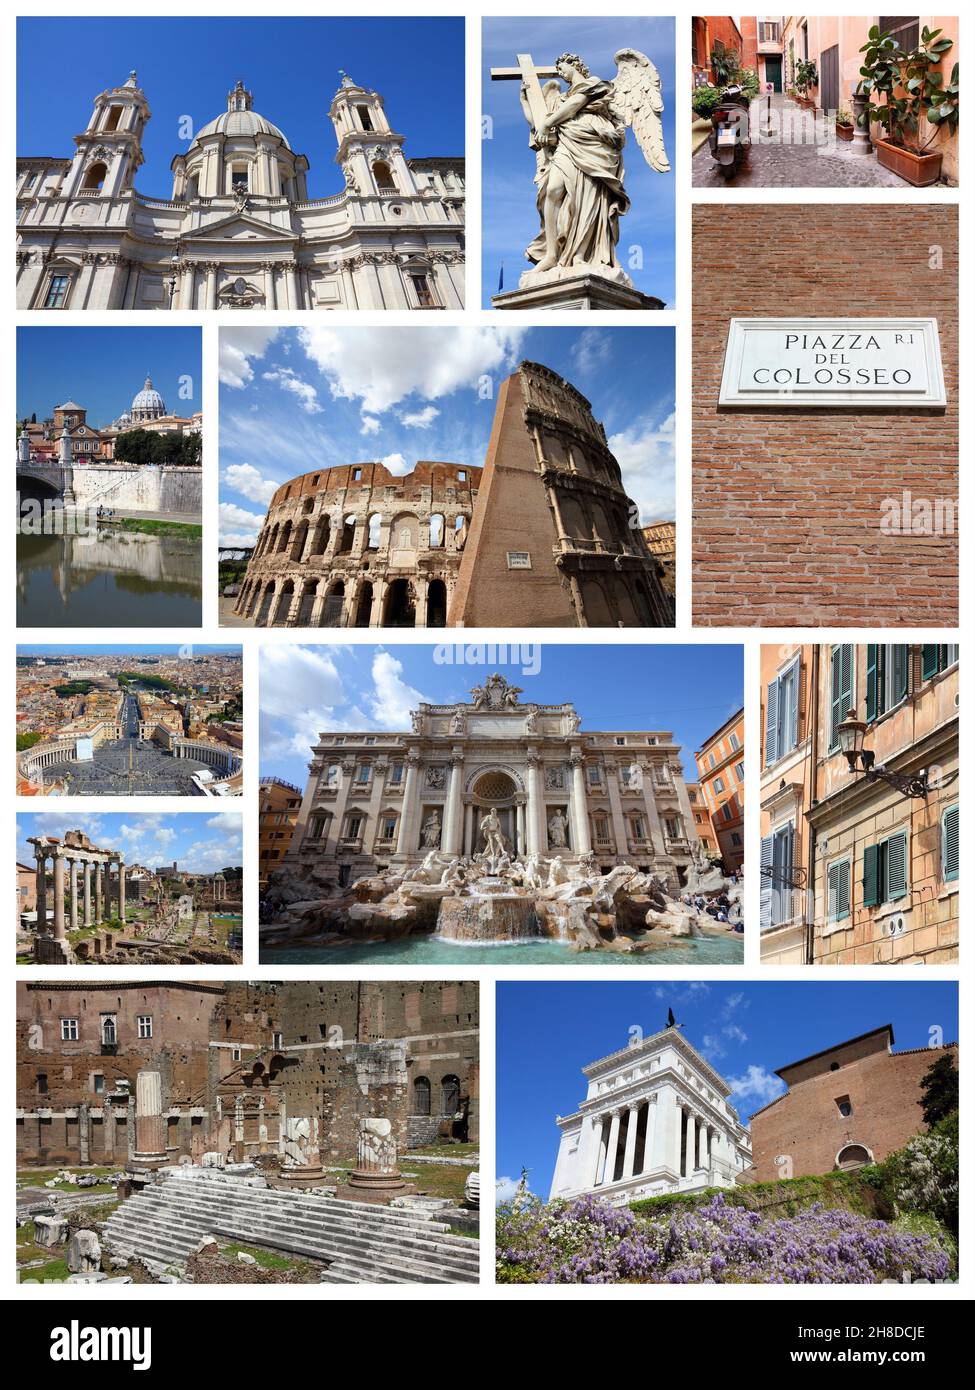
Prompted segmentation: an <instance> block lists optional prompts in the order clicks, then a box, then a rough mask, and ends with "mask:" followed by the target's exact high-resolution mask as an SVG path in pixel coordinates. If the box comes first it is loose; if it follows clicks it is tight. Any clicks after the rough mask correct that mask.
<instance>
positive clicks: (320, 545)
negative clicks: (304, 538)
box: [309, 512, 332, 555]
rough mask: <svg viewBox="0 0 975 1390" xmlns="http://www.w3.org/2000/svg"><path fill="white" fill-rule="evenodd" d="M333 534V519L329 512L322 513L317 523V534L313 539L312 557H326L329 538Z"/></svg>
mask: <svg viewBox="0 0 975 1390" xmlns="http://www.w3.org/2000/svg"><path fill="white" fill-rule="evenodd" d="M331 534H332V519H331V517H330V516H329V514H328V512H322V514H321V516H320V517H319V518H318V521H317V522H316V523H315V534H314V535H313V537H312V542H311V550H310V551H309V554H311V555H324V554H325V551H326V550H327V549H328V542H329V538H330V536H331Z"/></svg>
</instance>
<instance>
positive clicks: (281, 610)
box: [271, 579, 295, 627]
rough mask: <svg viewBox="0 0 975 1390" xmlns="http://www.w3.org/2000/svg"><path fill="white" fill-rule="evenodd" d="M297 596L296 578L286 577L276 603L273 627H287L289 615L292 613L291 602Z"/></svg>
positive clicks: (272, 620)
mask: <svg viewBox="0 0 975 1390" xmlns="http://www.w3.org/2000/svg"><path fill="white" fill-rule="evenodd" d="M294 596H295V586H294V580H292V579H286V580H285V581H284V583H283V584H282V586H281V592H280V594H279V595H278V601H277V603H276V604H275V605H274V617H273V618H272V619H271V626H272V627H287V626H288V616H289V614H290V613H291V603H292V600H293V599H294Z"/></svg>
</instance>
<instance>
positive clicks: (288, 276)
mask: <svg viewBox="0 0 975 1390" xmlns="http://www.w3.org/2000/svg"><path fill="white" fill-rule="evenodd" d="M284 278H285V284H286V286H287V290H288V308H289V309H300V308H301V305H300V304H299V302H298V266H297V265H296V263H295V262H294V261H286V262H285V266H284Z"/></svg>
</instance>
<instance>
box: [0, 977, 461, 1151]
mask: <svg viewBox="0 0 975 1390" xmlns="http://www.w3.org/2000/svg"><path fill="white" fill-rule="evenodd" d="M17 991H18V993H17V997H18V1006H17V1088H18V1097H17V1104H18V1111H17V1156H18V1161H19V1162H21V1163H24V1164H30V1163H39V1164H46V1165H50V1164H58V1163H75V1164H77V1163H88V1162H91V1163H99V1162H105V1163H124V1162H126V1161H127V1160H128V1159H129V1158H130V1157H131V1155H132V1153H133V1150H134V1144H135V1096H136V1077H137V1075H138V1073H139V1072H140V1071H141V1070H144V1069H147V1068H150V1069H152V1070H155V1071H158V1072H159V1074H160V1078H161V1083H162V1101H163V1116H164V1119H165V1126H166V1154H167V1157H168V1158H169V1159H170V1161H174V1160H176V1159H177V1158H178V1157H179V1156H180V1155H181V1154H188V1155H191V1156H192V1157H193V1158H194V1159H196V1160H197V1161H199V1158H200V1156H201V1155H202V1154H203V1153H204V1152H207V1151H208V1150H213V1149H218V1150H220V1151H222V1152H223V1153H225V1154H227V1155H229V1156H233V1157H235V1158H238V1159H244V1158H256V1157H260V1156H262V1155H263V1156H268V1157H272V1158H273V1156H274V1155H281V1154H283V1153H284V1152H285V1149H286V1145H287V1143H288V1142H289V1134H290V1133H291V1131H290V1130H289V1122H290V1124H291V1126H292V1127H293V1126H294V1124H295V1123H296V1122H298V1123H300V1122H303V1121H304V1122H307V1123H308V1126H309V1127H310V1129H311V1131H312V1132H313V1133H314V1136H315V1141H316V1148H318V1150H319V1151H320V1154H321V1161H322V1162H328V1161H344V1160H347V1159H351V1158H353V1157H354V1156H355V1153H356V1139H357V1126H358V1120H359V1118H360V1117H362V1116H370V1117H373V1116H375V1117H384V1118H388V1119H390V1120H391V1121H392V1123H393V1132H394V1135H395V1138H396V1141H397V1146H398V1147H401V1148H405V1147H409V1146H410V1145H417V1144H424V1143H429V1142H431V1141H432V1140H433V1139H435V1138H436V1137H437V1135H438V1133H439V1134H443V1135H449V1136H451V1137H460V1135H461V1134H463V1136H464V1137H467V1138H470V1139H476V1138H477V1133H478V1077H479V1064H478V995H477V985H476V984H474V983H469V982H458V981H447V982H441V981H423V982H409V983H402V984H401V983H398V982H395V981H389V982H369V983H361V982H356V981H351V982H348V983H335V982H326V981H319V982H315V983H299V982H294V983H292V982H285V983H281V982H278V983H274V982H261V983H256V984H254V983H248V982H244V981H241V982H237V981H233V982H226V983H219V982H214V983H206V984H201V983H174V982H172V981H164V982H159V983H153V984H150V985H146V984H144V983H142V982H138V983H129V982H126V983H118V982H114V983H110V984H105V985H98V984H91V985H89V984H87V983H84V984H78V983H74V982H71V983H64V982H59V983H55V984H51V985H48V984H35V983H20V984H18V987H17ZM458 1117H460V1118H458Z"/></svg>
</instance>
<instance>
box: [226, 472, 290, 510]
mask: <svg viewBox="0 0 975 1390" xmlns="http://www.w3.org/2000/svg"><path fill="white" fill-rule="evenodd" d="M223 477H224V482H225V483H227V485H228V486H229V487H232V488H233V490H234V492H239V493H240V494H241V495H242V496H243V497H246V498H247V500H248V502H260V503H261V504H262V505H263V506H265V507H266V506H267V504H268V503H269V502H270V500H271V498H272V497H273V496H274V494H275V493H276V492H277V490H278V487H279V484H278V483H276V482H275V481H274V479H273V478H265V477H263V476H262V475H261V473H260V471H259V470H258V469H256V468H255V467H254V465H253V464H252V463H231V464H228V465H227V467H226V468H225V469H224V470H223Z"/></svg>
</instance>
